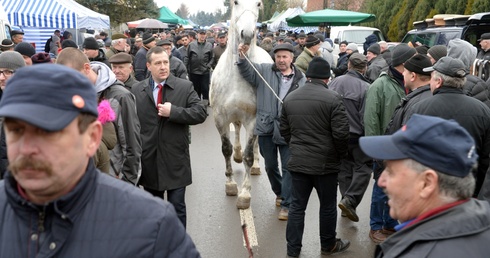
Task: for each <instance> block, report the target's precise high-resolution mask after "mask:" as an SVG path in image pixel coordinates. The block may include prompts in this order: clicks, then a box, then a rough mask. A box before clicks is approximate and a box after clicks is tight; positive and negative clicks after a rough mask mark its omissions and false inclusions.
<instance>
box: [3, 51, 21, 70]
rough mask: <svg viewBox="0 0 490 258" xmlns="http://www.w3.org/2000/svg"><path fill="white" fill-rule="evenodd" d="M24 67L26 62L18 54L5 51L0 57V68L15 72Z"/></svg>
mask: <svg viewBox="0 0 490 258" xmlns="http://www.w3.org/2000/svg"><path fill="white" fill-rule="evenodd" d="M24 66H26V62H25V61H24V58H23V57H22V55H21V54H20V53H18V52H15V51H7V52H3V53H2V54H1V55H0V68H7V69H10V70H12V71H15V70H17V69H19V68H21V67H24Z"/></svg>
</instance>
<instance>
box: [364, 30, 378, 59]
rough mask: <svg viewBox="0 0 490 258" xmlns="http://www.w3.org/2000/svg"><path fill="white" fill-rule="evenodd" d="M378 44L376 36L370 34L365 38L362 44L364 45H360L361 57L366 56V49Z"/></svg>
mask: <svg viewBox="0 0 490 258" xmlns="http://www.w3.org/2000/svg"><path fill="white" fill-rule="evenodd" d="M376 42H378V37H376V35H374V34H371V35H369V36H367V37H366V41H365V42H364V44H362V47H363V48H364V53H363V55H367V50H368V48H369V47H370V46H371V45H372V44H374V43H376Z"/></svg>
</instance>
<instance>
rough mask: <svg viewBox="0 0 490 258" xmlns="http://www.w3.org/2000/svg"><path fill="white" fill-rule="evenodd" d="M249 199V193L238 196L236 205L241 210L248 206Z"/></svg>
mask: <svg viewBox="0 0 490 258" xmlns="http://www.w3.org/2000/svg"><path fill="white" fill-rule="evenodd" d="M250 199H251V197H250V195H248V196H238V198H237V201H236V207H237V208H238V209H241V210H244V209H248V208H250Z"/></svg>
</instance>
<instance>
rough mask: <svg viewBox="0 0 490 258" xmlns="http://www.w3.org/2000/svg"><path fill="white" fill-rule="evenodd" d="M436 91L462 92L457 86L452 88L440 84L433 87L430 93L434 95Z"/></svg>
mask: <svg viewBox="0 0 490 258" xmlns="http://www.w3.org/2000/svg"><path fill="white" fill-rule="evenodd" d="M438 93H443V94H444V93H456V94H463V89H458V88H454V87H449V86H444V85H442V87H440V88H437V89H435V90H434V92H433V93H432V94H433V95H436V94H438Z"/></svg>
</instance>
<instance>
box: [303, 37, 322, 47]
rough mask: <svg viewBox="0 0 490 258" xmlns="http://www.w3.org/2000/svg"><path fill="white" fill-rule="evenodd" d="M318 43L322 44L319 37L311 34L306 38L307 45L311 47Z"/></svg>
mask: <svg viewBox="0 0 490 258" xmlns="http://www.w3.org/2000/svg"><path fill="white" fill-rule="evenodd" d="M318 44H320V40H319V39H318V38H317V37H315V36H312V35H310V36H308V37H307V38H306V42H305V47H307V48H310V47H313V46H316V45H318Z"/></svg>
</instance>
